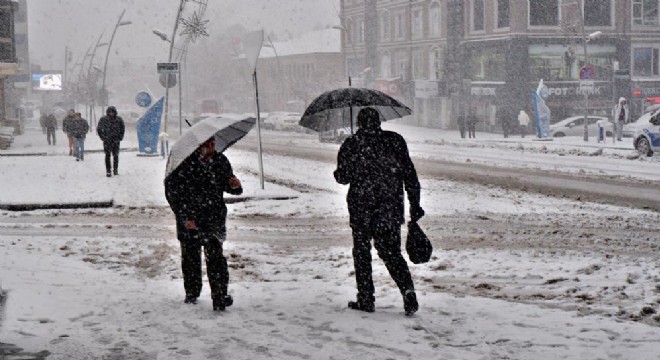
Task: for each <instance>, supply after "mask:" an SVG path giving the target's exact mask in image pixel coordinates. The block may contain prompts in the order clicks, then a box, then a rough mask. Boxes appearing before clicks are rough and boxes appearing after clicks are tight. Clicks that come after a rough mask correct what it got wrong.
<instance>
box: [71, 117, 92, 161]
mask: <svg viewBox="0 0 660 360" xmlns="http://www.w3.org/2000/svg"><path fill="white" fill-rule="evenodd" d="M88 131H89V124H88V123H87V120H85V119H83V118H82V116H81V115H80V113H75V118H74V119H73V121H72V122H71V123H70V124H69V136H71V138H72V139H73V144H74V148H73V155H74V156H75V157H76V161H84V160H85V137H86V136H87V132H88Z"/></svg>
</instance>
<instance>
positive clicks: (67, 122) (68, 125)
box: [62, 115, 76, 136]
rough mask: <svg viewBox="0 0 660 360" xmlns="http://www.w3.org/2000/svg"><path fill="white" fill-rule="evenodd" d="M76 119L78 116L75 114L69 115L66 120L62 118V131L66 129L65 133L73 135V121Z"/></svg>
mask: <svg viewBox="0 0 660 360" xmlns="http://www.w3.org/2000/svg"><path fill="white" fill-rule="evenodd" d="M74 121H76V118H74V117H73V116H70V115H67V116H66V117H65V118H64V120H62V131H64V133H65V134H67V135H69V136H72V135H71V134H70V132H71V123H72V122H74Z"/></svg>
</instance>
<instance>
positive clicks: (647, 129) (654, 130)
mask: <svg viewBox="0 0 660 360" xmlns="http://www.w3.org/2000/svg"><path fill="white" fill-rule="evenodd" d="M635 124H636V125H635V135H634V140H633V145H634V146H635V149H637V151H638V152H639V153H640V154H641V155H642V156H653V152H654V151H660V110H657V111H655V112H653V113H648V114H644V115H642V116H641V117H640V118H639V119H638V120H637V121H635Z"/></svg>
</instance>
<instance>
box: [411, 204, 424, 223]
mask: <svg viewBox="0 0 660 360" xmlns="http://www.w3.org/2000/svg"><path fill="white" fill-rule="evenodd" d="M422 216H424V209H422V207H421V206H419V205H411V206H410V220H411V221H413V222H416V221H417V220H419V219H421V218H422Z"/></svg>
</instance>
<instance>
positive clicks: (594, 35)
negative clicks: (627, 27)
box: [582, 18, 603, 141]
mask: <svg viewBox="0 0 660 360" xmlns="http://www.w3.org/2000/svg"><path fill="white" fill-rule="evenodd" d="M583 19H584V18H583ZM582 33H583V40H584V42H583V44H584V66H587V64H588V63H589V61H588V52H587V44H588V43H589V41H591V40H594V39H596V38H598V37H599V36H600V35H602V33H603V32H602V31H595V32H593V33H591V34H589V35H586V33H585V32H584V20H583V21H582ZM585 80H586V79H585ZM584 103H585V105H584V131H583V132H584V141H589V92H588V91H587V90H586V89H585V90H584Z"/></svg>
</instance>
